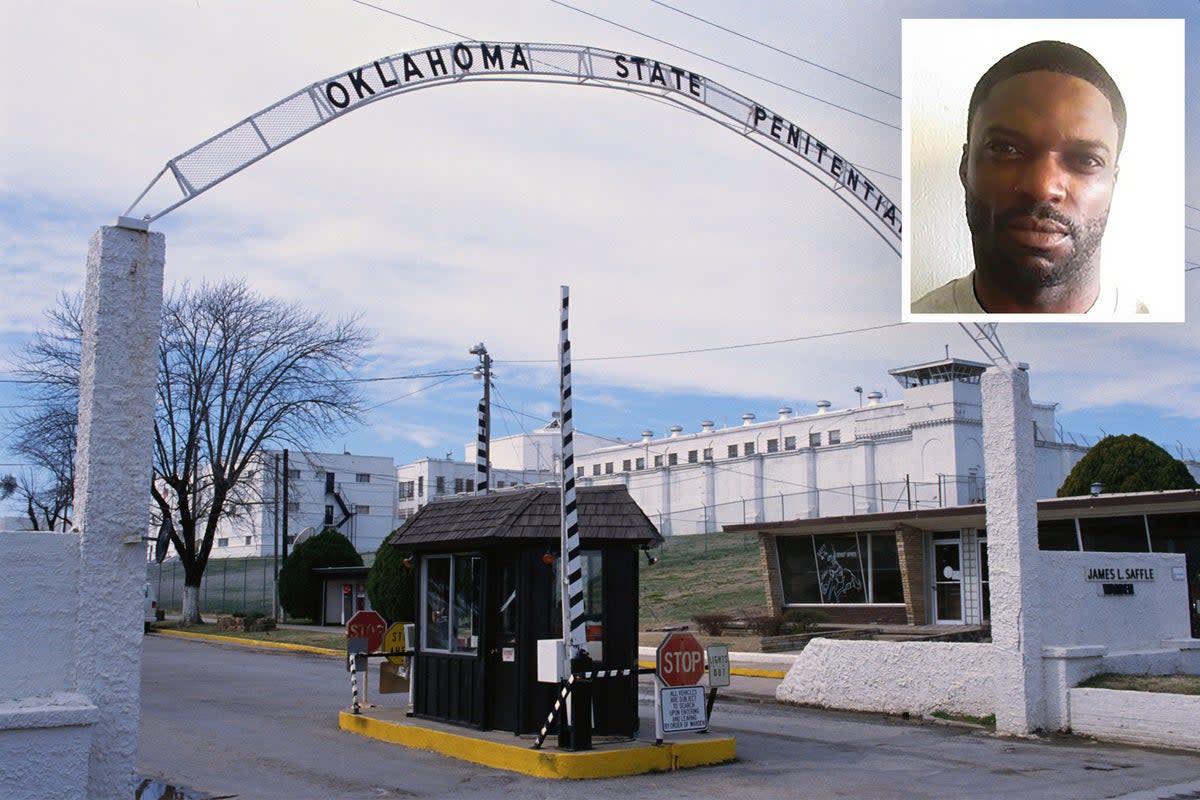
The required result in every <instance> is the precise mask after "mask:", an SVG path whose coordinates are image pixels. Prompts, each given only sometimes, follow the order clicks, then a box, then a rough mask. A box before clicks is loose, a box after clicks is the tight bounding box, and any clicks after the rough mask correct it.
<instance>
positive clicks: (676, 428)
mask: <svg viewBox="0 0 1200 800" xmlns="http://www.w3.org/2000/svg"><path fill="white" fill-rule="evenodd" d="M681 433H683V426H682V425H672V426H671V438H675V437H676V436H678V435H679V434H681Z"/></svg>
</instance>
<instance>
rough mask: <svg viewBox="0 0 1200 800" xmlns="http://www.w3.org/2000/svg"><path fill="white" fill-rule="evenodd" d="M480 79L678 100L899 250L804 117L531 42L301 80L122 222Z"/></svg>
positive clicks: (402, 56)
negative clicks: (277, 155) (160, 200)
mask: <svg viewBox="0 0 1200 800" xmlns="http://www.w3.org/2000/svg"><path fill="white" fill-rule="evenodd" d="M475 80H502V81H525V82H534V83H563V84H575V85H579V86H596V87H603V88H610V89H623V90H625V91H629V92H634V93H637V94H642V95H646V96H648V97H652V98H655V99H658V100H665V101H668V102H672V103H675V104H677V105H679V106H680V107H681V108H684V109H686V110H688V111H692V112H694V113H697V114H699V115H700V116H703V117H705V118H707V119H710V120H712V121H714V122H716V123H717V124H719V125H721V126H723V127H725V128H727V129H729V130H731V131H733V132H735V133H737V134H738V135H740V136H744V137H745V138H746V140H747V141H750V142H753V143H754V144H757V145H759V146H760V147H763V148H765V149H766V150H768V151H770V152H771V153H773V154H775V155H777V156H779V157H780V158H783V159H784V160H785V161H787V162H788V163H790V164H792V165H793V166H795V167H798V168H800V169H802V170H803V171H804V172H805V173H807V174H808V175H809V176H810V177H811V178H813V179H814V180H816V181H817V182H818V183H820V184H821V185H822V186H824V187H825V188H827V189H829V190H830V191H831V192H832V193H833V195H834V196H835V197H837V198H838V199H839V200H841V201H842V202H844V203H846V205H847V206H848V207H849V208H850V209H851V210H853V211H854V212H855V213H856V214H858V216H859V217H860V218H862V220H863V221H864V222H866V223H867V225H868V226H870V227H871V229H872V230H873V231H875V233H876V234H878V235H879V236H880V238H882V239H883V241H884V242H885V243H886V244H887V245H888V247H890V248H891V249H892V250H893V252H895V253H896V254H897V255H899V254H900V235H901V232H902V225H901V215H900V209H899V208H898V207H897V206H896V204H895V203H893V202H892V201H891V200H889V199H888V197H887V196H886V195H885V194H884V193H883V192H882V191H881V190H880V189H879V187H877V186H876V185H875V184H874V183H873V182H871V181H870V180H868V179H867V177H866V175H865V174H864V172H863V170H862V169H861V168H859V167H856V166H855V165H854V163H853V162H851V161H850V160H849V159H847V158H846V157H845V156H843V155H842V154H841V153H839V152H837V151H836V150H834V149H833V148H832V147H830V146H829V145H828V144H826V143H825V142H823V141H821V140H820V139H818V138H817V137H816V136H814V135H813V134H812V133H811V132H810V131H808V130H807V129H806V128H804V127H802V126H800V125H799V124H797V123H795V122H793V121H791V120H788V119H787V118H786V117H784V116H783V115H781V114H777V113H775V112H774V111H771V110H770V109H768V108H766V107H765V106H763V105H761V104H759V103H756V102H754V101H753V100H751V99H750V98H748V97H745V96H744V95H741V94H738V93H737V92H735V91H733V90H732V89H728V88H726V87H724V86H722V85H721V84H719V83H716V82H714V81H711V80H709V79H708V78H705V77H704V76H702V75H699V74H697V73H694V72H691V71H690V70H685V69H683V68H681V67H676V66H673V65H671V64H667V63H665V62H662V61H656V60H654V59H650V58H644V57H642V56H635V55H628V54H625V53H618V52H614V51H612V50H602V49H599V48H595V47H586V46H580V45H567V44H536V43H528V42H476V41H464V42H455V43H452V44H445V45H439V46H436V47H429V48H425V49H423V50H414V51H410V52H406V53H397V54H395V55H391V56H386V57H384V58H380V59H378V60H375V61H372V62H370V63H369V64H364V65H362V66H360V67H355V68H354V69H351V70H348V71H346V72H344V73H341V74H338V75H334V76H332V77H330V78H326V79H324V80H320V81H317V82H316V83H313V84H310V85H309V86H305V87H304V88H303V89H300V90H298V91H296V92H294V93H293V94H291V95H289V96H287V97H285V98H284V99H282V100H280V101H279V102H277V103H275V104H273V105H271V106H268V107H267V108H264V109H263V110H261V111H259V112H257V113H255V114H252V115H251V116H249V117H247V118H246V119H244V120H242V121H241V122H238V123H237V124H235V125H232V126H230V127H229V128H226V129H225V130H223V131H221V132H220V133H218V134H216V135H215V136H213V137H211V138H209V139H207V140H205V141H203V142H201V143H200V144H198V145H196V146H195V147H193V148H191V149H190V150H187V151H185V152H183V153H181V154H179V155H178V156H175V157H174V158H172V159H170V160H169V161H168V162H167V164H166V166H164V167H163V169H162V170H161V171H159V173H158V175H156V176H155V177H154V180H152V181H151V182H150V184H149V185H148V186H147V187H146V188H145V189H144V190H143V191H142V193H141V194H140V195H138V198H137V199H136V200H135V201H134V202H133V203H132V204H131V205H130V206H129V208H128V209H127V210H126V211H125V213H124V214H123V215H122V216H121V217H120V219H119V220H118V224H119V225H121V226H122V227H128V228H134V229H138V230H148V229H149V225H150V223H152V222H154V221H155V220H157V219H158V218H160V217H162V216H163V215H164V214H167V213H168V212H170V211H172V210H174V209H176V208H178V207H179V206H181V205H183V204H184V203H186V202H187V201H189V200H191V199H192V198H194V197H196V196H197V195H199V194H202V193H203V192H205V191H207V190H209V189H211V188H212V187H214V186H216V185H217V184H218V183H221V182H222V181H224V180H225V179H227V178H229V177H231V176H233V175H234V174H236V173H238V172H240V171H241V170H243V169H245V168H246V167H248V166H250V165H251V164H253V163H254V162H256V161H259V160H260V159H263V158H266V157H267V156H269V155H270V154H271V153H273V152H275V151H276V150H279V149H280V148H282V147H284V146H285V145H287V144H289V143H291V142H293V141H295V140H296V139H299V138H300V137H301V136H303V135H304V134H306V133H309V132H311V131H313V130H316V129H317V128H319V127H321V126H322V125H325V124H326V123H328V122H332V121H333V120H335V119H337V118H338V117H340V116H342V115H343V114H347V113H349V112H351V111H353V110H355V109H356V108H361V107H362V106H365V105H368V104H369V103H374V102H376V101H379V100H382V99H384V98H387V97H392V96H394V95H397V94H403V93H404V92H409V91H414V90H416V89H424V88H428V87H431V86H441V85H445V84H454V83H462V82H464V81H475ZM167 173H170V175H171V177H172V178H174V180H175V183H176V185H177V186H178V188H179V191H180V194H181V197H180V198H179V199H178V200H176V201H174V202H170V203H168V204H167V205H166V206H165V207H163V208H160V209H158V210H154V209H149V210H146V209H142V208H140V206H141V205H142V204H143V201H144V200H145V199H146V198H147V196H148V195H149V194H150V192H151V190H154V189H155V187H156V186H158V184H159V182H160V181H163V180H164V179H165V178H166V176H167Z"/></svg>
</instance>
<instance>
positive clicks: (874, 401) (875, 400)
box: [867, 392, 883, 406]
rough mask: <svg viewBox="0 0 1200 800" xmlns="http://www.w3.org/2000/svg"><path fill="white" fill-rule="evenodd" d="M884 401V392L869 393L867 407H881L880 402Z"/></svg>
mask: <svg viewBox="0 0 1200 800" xmlns="http://www.w3.org/2000/svg"><path fill="white" fill-rule="evenodd" d="M882 399H883V392H868V393H867V405H869V406H877V405H879V401H880V400H882Z"/></svg>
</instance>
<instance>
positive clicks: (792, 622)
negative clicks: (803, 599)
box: [783, 608, 829, 633]
mask: <svg viewBox="0 0 1200 800" xmlns="http://www.w3.org/2000/svg"><path fill="white" fill-rule="evenodd" d="M783 620H784V622H786V623H787V624H788V626H789V627H790V628H791V629H792V630H793V631H794V632H796V633H807V632H808V631H810V630H812V629H813V628H815V627H816V626H817V625H819V624H820V623H822V622H828V621H829V615H828V614H826V613H825V612H824V611H821V610H820V609H816V608H789V609H788V610H787V611H784V612H783Z"/></svg>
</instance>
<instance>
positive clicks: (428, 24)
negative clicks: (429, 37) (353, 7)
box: [350, 0, 474, 39]
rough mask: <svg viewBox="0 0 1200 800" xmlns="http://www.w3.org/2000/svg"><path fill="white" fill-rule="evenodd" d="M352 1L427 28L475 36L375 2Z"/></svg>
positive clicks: (458, 34)
mask: <svg viewBox="0 0 1200 800" xmlns="http://www.w3.org/2000/svg"><path fill="white" fill-rule="evenodd" d="M350 2H352V3H358V4H359V5H360V6H366V7H367V8H373V9H375V10H376V11H382V12H383V13H384V14H391V15H392V16H393V17H399V18H400V19H403V20H407V21H408V22H414V23H416V24H417V25H424V26H425V27H426V28H432V29H433V30H435V31H441V32H442V33H448V34H450V35H451V36H455V37H457V38H459V39H473V38H474V37H473V36H467V35H466V34H465V33H458V32H457V31H452V30H450V29H449V28H441V27H438V26H437V25H434V24H433V23H432V22H425V21H424V20H419V19H417V18H416V17H409V16H406V15H404V14H401V13H400V12H399V11H392V10H391V9H390V8H383V7H382V6H377V5H375V4H373V3H367V2H364V0H350Z"/></svg>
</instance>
